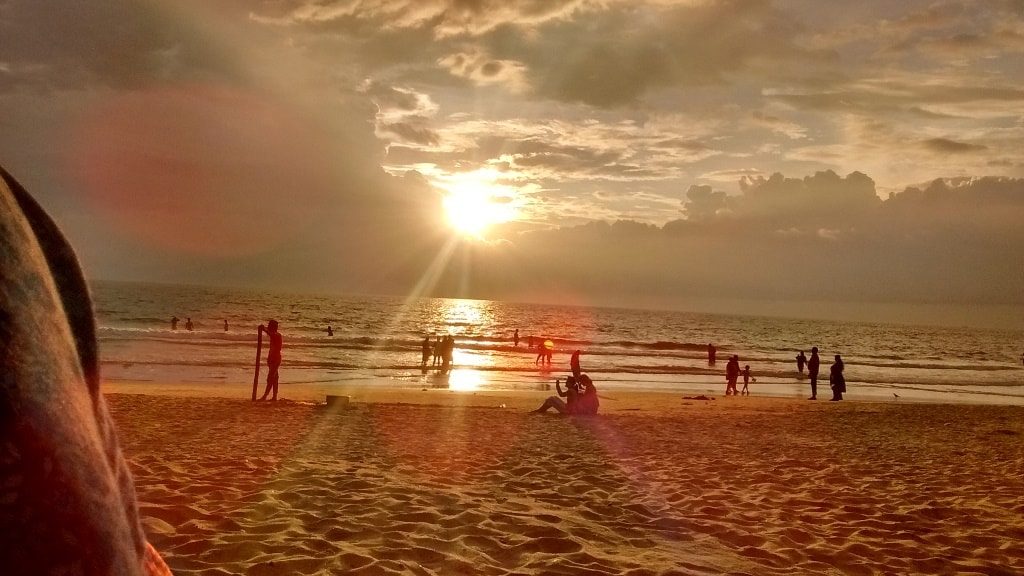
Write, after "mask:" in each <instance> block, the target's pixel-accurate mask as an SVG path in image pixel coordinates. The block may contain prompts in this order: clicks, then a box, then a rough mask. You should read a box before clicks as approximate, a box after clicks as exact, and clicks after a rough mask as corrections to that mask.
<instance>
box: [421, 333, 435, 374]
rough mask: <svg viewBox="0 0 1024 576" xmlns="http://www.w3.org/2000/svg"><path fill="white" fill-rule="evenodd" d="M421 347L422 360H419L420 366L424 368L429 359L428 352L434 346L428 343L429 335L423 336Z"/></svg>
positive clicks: (430, 351) (429, 352) (431, 350)
mask: <svg viewBox="0 0 1024 576" xmlns="http://www.w3.org/2000/svg"><path fill="white" fill-rule="evenodd" d="M421 348H422V350H423V360H422V361H420V366H423V367H424V368H426V366H427V360H430V354H431V353H432V352H433V351H434V347H433V346H431V345H430V336H424V337H423V344H422V345H421Z"/></svg>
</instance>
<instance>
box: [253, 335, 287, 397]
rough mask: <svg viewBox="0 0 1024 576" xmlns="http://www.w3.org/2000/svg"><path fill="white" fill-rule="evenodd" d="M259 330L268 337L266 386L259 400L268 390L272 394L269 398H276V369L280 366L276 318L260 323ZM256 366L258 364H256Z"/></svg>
mask: <svg viewBox="0 0 1024 576" xmlns="http://www.w3.org/2000/svg"><path fill="white" fill-rule="evenodd" d="M259 330H260V332H261V333H262V332H266V333H267V337H269V338H270V350H269V351H268V352H267V387H266V388H265V389H264V390H263V396H261V397H260V400H266V399H267V396H268V395H270V392H271V391H273V392H274V395H273V397H272V398H271V400H277V379H278V374H277V369H278V368H280V366H281V346H282V344H283V343H282V341H281V333H280V332H279V331H278V329H277V320H271V321H270V322H267V325H266V326H263V325H262V324H260V328H259ZM257 366H258V364H257Z"/></svg>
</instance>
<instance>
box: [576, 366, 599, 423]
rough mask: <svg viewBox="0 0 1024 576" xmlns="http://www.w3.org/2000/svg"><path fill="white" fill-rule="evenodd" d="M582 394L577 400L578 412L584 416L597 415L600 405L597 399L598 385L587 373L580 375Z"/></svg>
mask: <svg viewBox="0 0 1024 576" xmlns="http://www.w3.org/2000/svg"><path fill="white" fill-rule="evenodd" d="M579 382H580V396H579V398H577V400H576V414H580V415H583V416H595V415H596V414H597V410H598V408H599V407H600V404H601V403H600V401H599V400H598V399H597V386H594V381H593V380H591V379H590V376H587V375H586V374H581V375H580V380H579Z"/></svg>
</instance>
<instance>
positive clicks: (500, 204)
mask: <svg viewBox="0 0 1024 576" xmlns="http://www.w3.org/2000/svg"><path fill="white" fill-rule="evenodd" d="M467 176H468V175H467ZM445 188H446V193H445V195H444V199H443V200H442V202H443V205H444V213H445V217H446V219H447V221H448V225H449V226H451V228H452V229H453V230H454V231H456V232H457V233H459V234H460V235H462V236H465V237H470V238H477V239H481V238H484V236H485V235H486V233H487V231H488V229H489V228H491V227H492V226H494V225H495V224H501V223H504V222H509V221H511V220H514V219H515V218H516V208H515V206H514V202H513V199H512V196H511V195H510V194H508V193H507V192H508V191H506V190H504V189H503V188H502V187H501V186H500V185H496V184H495V183H494V182H491V181H488V180H487V179H486V178H483V177H480V175H473V176H470V177H467V178H465V179H463V180H462V181H459V182H455V183H452V184H451V185H448V186H446V187H445Z"/></svg>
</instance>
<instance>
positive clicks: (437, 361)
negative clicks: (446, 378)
mask: <svg viewBox="0 0 1024 576" xmlns="http://www.w3.org/2000/svg"><path fill="white" fill-rule="evenodd" d="M441 344H442V342H441V337H440V336H438V335H436V334H435V335H434V350H433V352H432V353H433V355H434V360H433V362H432V363H431V364H430V365H431V367H433V366H440V365H441V352H442V350H443V347H442V346H441Z"/></svg>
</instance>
